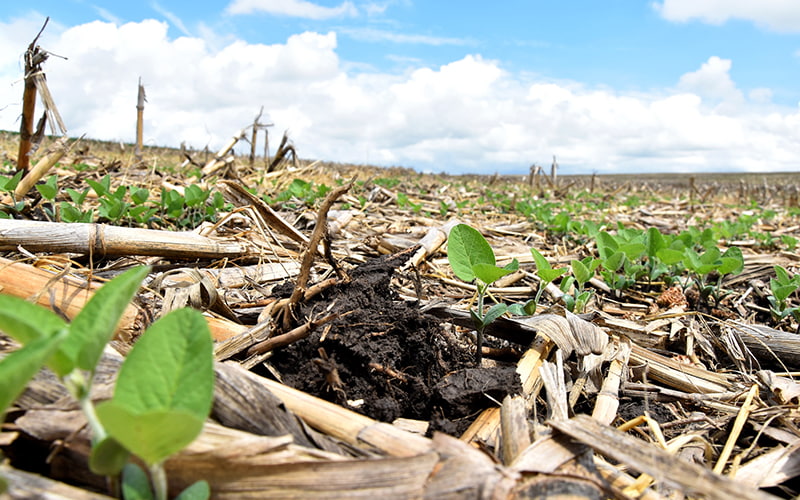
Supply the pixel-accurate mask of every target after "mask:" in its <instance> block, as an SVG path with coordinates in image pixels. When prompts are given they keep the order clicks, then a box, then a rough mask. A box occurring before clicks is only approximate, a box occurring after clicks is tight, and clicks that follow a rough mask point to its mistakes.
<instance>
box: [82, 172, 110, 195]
mask: <svg viewBox="0 0 800 500" xmlns="http://www.w3.org/2000/svg"><path fill="white" fill-rule="evenodd" d="M86 183H87V184H89V186H91V188H92V189H94V192H95V193H97V196H99V197H103V196H105V195H107V194H108V193H109V190H110V189H111V177H109V176H108V175H105V176H103V178H102V179H100V182H97V181H95V180H94V179H86Z"/></svg>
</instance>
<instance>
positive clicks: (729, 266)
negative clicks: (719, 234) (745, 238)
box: [683, 245, 744, 305]
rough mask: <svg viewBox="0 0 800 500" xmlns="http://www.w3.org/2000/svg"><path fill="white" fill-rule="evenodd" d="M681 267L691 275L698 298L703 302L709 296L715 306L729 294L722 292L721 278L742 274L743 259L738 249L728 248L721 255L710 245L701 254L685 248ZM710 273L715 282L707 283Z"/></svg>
mask: <svg viewBox="0 0 800 500" xmlns="http://www.w3.org/2000/svg"><path fill="white" fill-rule="evenodd" d="M683 265H684V266H686V268H687V269H688V270H689V271H690V272H691V273H692V275H693V279H694V282H695V285H696V286H697V289H698V291H699V292H700V296H701V297H702V298H703V299H704V300H705V299H707V298H708V297H709V296H711V297H712V298H713V299H714V303H715V305H716V304H719V302H720V301H721V300H722V299H723V298H724V297H725V295H727V294H728V293H729V292H725V291H723V290H722V278H723V276H725V275H726V274H739V273H740V272H742V270H743V269H744V257H743V256H742V251H741V249H739V247H730V248H728V249H727V250H726V251H725V253H722V252H720V250H719V248H717V247H716V246H713V245H710V246H709V247H708V248H707V249H706V250H705V252H703V253H702V254H698V253H697V252H695V251H694V249H692V248H686V249H685V250H684V259H683ZM712 272H716V274H717V276H716V281H709V280H710V276H711V274H712Z"/></svg>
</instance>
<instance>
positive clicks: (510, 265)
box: [503, 257, 519, 273]
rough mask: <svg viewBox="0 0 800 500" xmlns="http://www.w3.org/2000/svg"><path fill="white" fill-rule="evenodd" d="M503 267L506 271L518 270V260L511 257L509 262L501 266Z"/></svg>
mask: <svg viewBox="0 0 800 500" xmlns="http://www.w3.org/2000/svg"><path fill="white" fill-rule="evenodd" d="M503 269H505V270H506V271H511V272H512V273H513V272H514V271H517V270H519V261H518V260H517V259H516V257H515V258H513V259H511V262H509V263H508V264H506V265H505V266H503Z"/></svg>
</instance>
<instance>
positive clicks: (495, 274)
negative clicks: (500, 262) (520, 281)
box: [472, 264, 514, 284]
mask: <svg viewBox="0 0 800 500" xmlns="http://www.w3.org/2000/svg"><path fill="white" fill-rule="evenodd" d="M472 272H473V274H474V275H475V276H476V277H477V278H478V279H479V280H481V281H483V282H484V283H487V284H488V283H494V282H495V281H497V280H499V279H500V278H502V277H503V276H506V275H509V274H511V273H513V272H514V271H512V270H510V269H503V268H502V267H497V266H493V265H491V264H474V265H473V266H472Z"/></svg>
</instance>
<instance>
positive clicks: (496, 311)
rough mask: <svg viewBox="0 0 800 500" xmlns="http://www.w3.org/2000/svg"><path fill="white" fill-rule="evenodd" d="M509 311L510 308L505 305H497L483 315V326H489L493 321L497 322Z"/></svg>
mask: <svg viewBox="0 0 800 500" xmlns="http://www.w3.org/2000/svg"><path fill="white" fill-rule="evenodd" d="M506 311H508V306H507V305H505V304H502V303H501V304H495V305H493V306H492V307H490V308H489V310H488V311H486V314H484V315H483V326H486V325H489V324H491V323H492V321H494V320H496V319H497V318H499V317H500V316H502V315H503V314H505V313H506Z"/></svg>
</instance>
